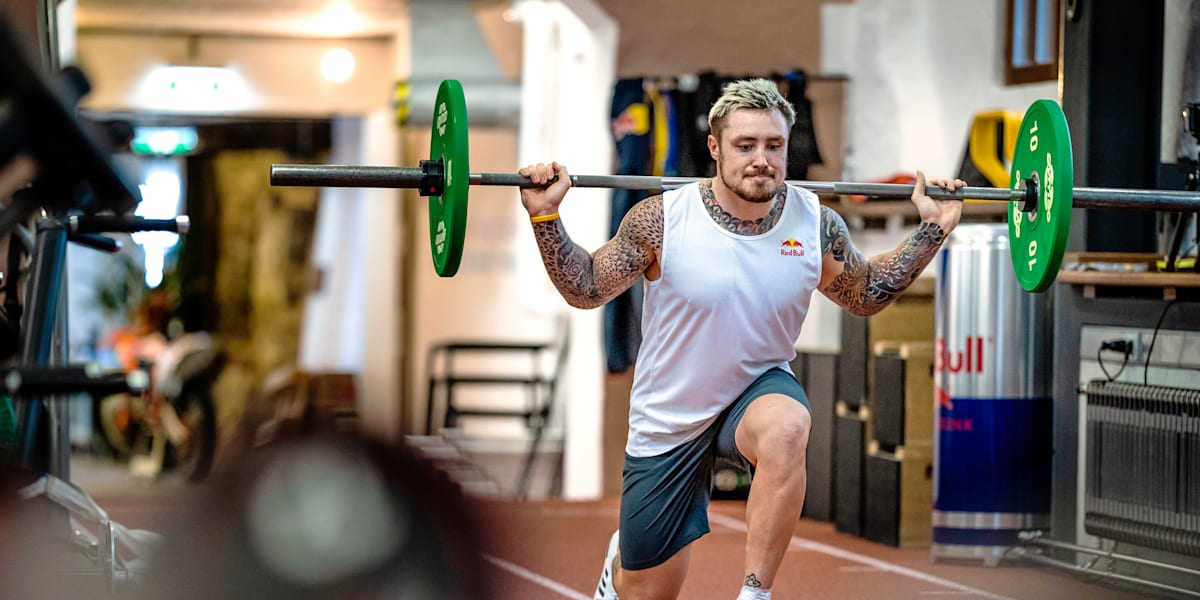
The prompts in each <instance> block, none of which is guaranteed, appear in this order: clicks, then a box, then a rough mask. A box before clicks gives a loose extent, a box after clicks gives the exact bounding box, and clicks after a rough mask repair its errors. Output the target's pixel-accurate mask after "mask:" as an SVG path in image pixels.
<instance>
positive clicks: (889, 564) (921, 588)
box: [73, 457, 1159, 600]
mask: <svg viewBox="0 0 1200 600" xmlns="http://www.w3.org/2000/svg"><path fill="white" fill-rule="evenodd" d="M73 479H74V480H75V481H76V483H78V484H79V485H80V487H82V488H84V489H85V490H86V491H88V492H89V493H90V494H91V495H92V496H93V498H94V499H95V500H96V501H97V502H98V503H99V504H100V505H101V506H102V507H103V508H104V509H105V510H106V511H108V513H109V515H110V516H111V517H112V518H113V519H114V520H115V521H117V522H120V523H122V524H124V525H127V526H132V527H145V528H153V527H154V526H155V524H156V523H163V522H164V520H168V519H170V518H171V516H172V515H174V514H177V513H178V512H179V511H180V510H181V509H184V508H186V507H187V504H188V502H189V499H191V498H195V497H196V494H194V493H191V492H189V489H188V486H187V484H184V483H182V482H179V481H174V480H171V479H165V480H162V481H159V482H156V483H154V484H147V483H144V482H139V481H134V480H131V479H130V478H129V476H128V475H127V474H126V472H125V470H124V468H122V467H120V466H119V465H115V464H109V463H107V462H105V461H96V460H94V459H90V458H86V457H85V458H77V459H76V460H75V466H73ZM478 509H479V511H480V514H481V516H482V517H483V519H482V520H483V522H484V523H485V527H486V528H487V531H486V532H482V533H483V535H481V536H479V539H480V541H481V544H482V549H483V552H484V556H485V560H486V564H487V565H488V567H487V568H488V570H489V572H487V573H486V574H485V575H486V578H487V580H488V582H489V584H490V585H491V587H492V589H493V591H494V592H495V597H496V598H499V599H505V600H507V599H522V600H540V599H544V600H559V599H563V598H567V599H572V600H576V599H579V600H583V599H588V598H591V594H592V591H593V590H594V589H595V585H596V580H597V577H598V575H599V570H600V566H601V563H602V562H603V556H604V550H605V546H606V544H607V541H608V538H609V536H610V535H611V533H612V530H613V527H614V526H615V524H616V522H617V509H618V502H617V500H616V499H605V500H597V501H588V502H568V501H563V500H537V501H526V502H516V501H503V500H487V501H480V502H479V504H478ZM744 511H745V503H744V502H741V501H734V500H721V501H715V502H714V503H713V504H712V506H711V508H710V511H709V521H710V525H711V528H712V532H711V533H710V534H709V535H706V536H704V537H703V538H701V539H700V540H699V541H698V542H696V543H695V545H694V546H693V551H692V563H691V568H690V572H689V575H688V580H687V583H686V584H685V586H684V589H683V593H682V594H681V595H680V597H681V598H687V599H694V600H706V599H709V598H711V599H714V600H729V599H731V598H733V597H734V596H735V595H736V594H737V590H738V587H739V582H740V580H741V576H742V558H741V557H742V551H743V550H742V549H743V543H744V539H745V537H744V536H745V527H746V525H745V520H744ZM774 597H775V598H776V599H777V600H784V599H788V598H805V599H811V600H819V599H825V598H828V599H846V598H889V599H902V598H913V599H921V600H932V599H934V598H958V597H963V598H970V597H980V598H991V599H994V600H1004V599H1014V600H1016V599H1022V600H1023V599H1029V600H1035V599H1037V600H1040V599H1057V598H1089V599H1093V600H1117V599H1128V598H1153V597H1159V596H1154V595H1147V594H1146V593H1145V592H1144V591H1142V590H1134V589H1131V588H1128V587H1119V586H1117V585H1114V584H1111V583H1107V582H1103V581H1099V580H1096V579H1091V580H1088V579H1084V578H1081V577H1079V576H1076V575H1073V574H1071V573H1069V572H1067V571H1063V570H1060V569H1054V568H1050V567H1043V566H1036V565H1030V564H1028V563H1016V564H1008V565H1004V566H1000V567H995V568H988V567H982V566H978V565H973V564H944V563H933V562H932V561H931V560H930V558H929V552H928V550H926V549H897V548H892V547H888V546H884V545H880V544H876V543H873V542H869V541H866V540H864V539H861V538H858V537H854V536H850V535H846V534H842V533H839V532H837V531H835V530H834V528H833V525H832V524H829V523H824V522H818V521H812V520H807V519H803V520H801V521H800V522H798V523H797V525H796V529H795V531H794V532H793V537H792V543H791V547H790V548H789V550H788V554H787V556H786V557H785V559H784V564H783V568H782V570H781V572H780V575H779V577H778V578H777V580H776V585H775V593H774Z"/></svg>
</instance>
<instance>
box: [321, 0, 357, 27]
mask: <svg viewBox="0 0 1200 600" xmlns="http://www.w3.org/2000/svg"><path fill="white" fill-rule="evenodd" d="M317 19H318V21H319V23H320V26H321V29H322V30H324V31H325V32H327V33H330V34H334V35H338V34H346V33H350V32H352V31H354V29H355V28H356V27H358V26H360V25H361V24H362V18H361V17H360V16H359V14H358V13H357V12H355V10H354V7H352V6H350V3H349V2H346V1H345V0H335V1H334V2H332V3H330V4H329V6H327V7H325V10H323V11H321V14H320V15H319V16H318V17H317Z"/></svg>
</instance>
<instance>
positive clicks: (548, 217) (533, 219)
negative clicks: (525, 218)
mask: <svg viewBox="0 0 1200 600" xmlns="http://www.w3.org/2000/svg"><path fill="white" fill-rule="evenodd" d="M557 218H558V213H554V214H552V215H541V216H539V217H529V222H530V223H545V222H546V221H553V220H555V219H557Z"/></svg>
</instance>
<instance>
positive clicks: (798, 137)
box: [777, 71, 821, 179]
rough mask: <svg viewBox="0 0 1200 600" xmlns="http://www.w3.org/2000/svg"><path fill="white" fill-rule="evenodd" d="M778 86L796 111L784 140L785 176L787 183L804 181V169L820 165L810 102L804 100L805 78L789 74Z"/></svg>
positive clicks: (805, 171) (806, 96) (806, 87)
mask: <svg viewBox="0 0 1200 600" xmlns="http://www.w3.org/2000/svg"><path fill="white" fill-rule="evenodd" d="M777 81H779V80H778V79H777ZM782 83H783V86H786V88H787V89H786V92H785V97H786V98H787V99H788V102H791V103H792V106H794V107H795V108H796V125H795V126H794V127H792V133H791V136H789V137H788V173H787V176H788V179H808V168H809V167H810V166H812V165H819V164H821V150H820V148H818V147H817V131H816V129H815V128H814V127H813V112H812V101H811V100H809V99H808V74H807V73H805V72H804V71H792V72H790V73H788V74H787V75H785V76H784V77H783V78H782ZM783 86H781V87H783Z"/></svg>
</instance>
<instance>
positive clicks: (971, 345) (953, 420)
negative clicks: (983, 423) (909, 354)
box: [933, 335, 995, 432]
mask: <svg viewBox="0 0 1200 600" xmlns="http://www.w3.org/2000/svg"><path fill="white" fill-rule="evenodd" d="M994 346H995V338H993V337H991V336H988V337H984V336H982V335H970V336H967V337H966V338H965V339H964V340H963V341H962V342H961V343H956V344H954V345H953V346H949V345H948V344H946V340H945V338H940V337H939V338H937V340H936V341H935V342H934V351H933V370H934V372H935V373H941V374H944V375H945V374H949V375H959V376H962V375H969V376H981V375H983V374H984V372H985V370H986V368H987V362H986V361H985V357H986V356H988V355H990V354H991V353H992V352H994ZM989 349H990V350H989ZM934 397H935V400H936V401H937V405H938V407H939V408H940V409H941V410H939V416H938V429H939V430H940V431H959V432H973V431H975V421H974V419H973V418H971V417H969V416H962V415H954V414H953V413H952V411H953V410H954V400H953V398H951V396H950V394H949V393H947V392H946V390H945V389H944V388H943V387H942V386H941V385H937V386H934Z"/></svg>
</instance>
